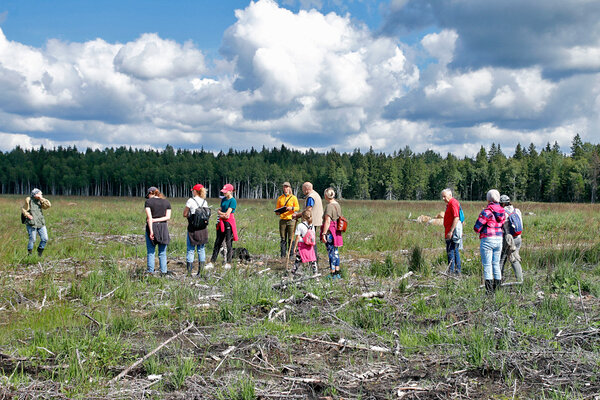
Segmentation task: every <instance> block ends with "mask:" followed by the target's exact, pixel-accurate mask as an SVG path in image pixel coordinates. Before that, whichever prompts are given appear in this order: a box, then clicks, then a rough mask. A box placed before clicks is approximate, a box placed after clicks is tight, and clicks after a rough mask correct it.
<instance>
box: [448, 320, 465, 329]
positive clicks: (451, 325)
mask: <svg viewBox="0 0 600 400" xmlns="http://www.w3.org/2000/svg"><path fill="white" fill-rule="evenodd" d="M465 322H469V321H468V320H466V319H463V320H462V321H458V322H455V323H453V324H450V325H446V329H448V328H452V327H453V326H456V325H460V324H464V323H465Z"/></svg>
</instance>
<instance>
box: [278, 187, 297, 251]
mask: <svg viewBox="0 0 600 400" xmlns="http://www.w3.org/2000/svg"><path fill="white" fill-rule="evenodd" d="M298 210H300V204H299V203H298V198H297V197H296V196H294V195H293V194H292V187H291V185H290V183H289V182H283V194H282V195H281V196H279V197H278V198H277V206H276V209H275V213H276V214H277V215H279V237H280V239H281V240H280V242H279V250H280V255H281V257H286V256H287V255H288V254H289V253H288V249H293V248H294V243H293V239H294V220H293V219H292V217H293V215H294V212H295V211H298Z"/></svg>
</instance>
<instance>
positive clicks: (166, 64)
mask: <svg viewBox="0 0 600 400" xmlns="http://www.w3.org/2000/svg"><path fill="white" fill-rule="evenodd" d="M114 64H115V69H116V70H117V71H119V72H122V73H124V74H127V75H131V76H133V77H135V78H138V79H157V78H166V79H175V78H179V77H186V76H190V75H198V74H201V73H203V72H204V70H205V67H204V56H203V55H202V52H200V51H199V50H197V49H195V48H194V46H193V44H192V43H191V42H187V43H185V44H184V45H183V46H181V45H180V44H178V43H176V42H174V41H172V40H165V39H161V38H160V37H159V36H158V35H157V34H155V33H146V34H144V35H142V36H141V37H140V38H139V39H138V40H136V41H135V42H130V43H127V44H125V46H123V47H121V49H120V50H119V52H118V53H117V55H116V57H115V58H114Z"/></svg>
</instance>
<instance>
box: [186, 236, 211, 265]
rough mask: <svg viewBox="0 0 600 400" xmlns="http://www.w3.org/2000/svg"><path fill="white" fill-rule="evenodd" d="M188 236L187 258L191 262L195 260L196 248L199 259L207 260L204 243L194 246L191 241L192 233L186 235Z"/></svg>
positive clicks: (201, 260)
mask: <svg viewBox="0 0 600 400" xmlns="http://www.w3.org/2000/svg"><path fill="white" fill-rule="evenodd" d="M186 238H187V253H186V256H185V260H186V261H187V262H189V263H191V262H194V250H196V251H197V252H198V261H200V262H205V261H206V253H205V251H204V245H203V244H200V245H198V246H192V243H190V235H186Z"/></svg>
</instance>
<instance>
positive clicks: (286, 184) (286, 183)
mask: <svg viewBox="0 0 600 400" xmlns="http://www.w3.org/2000/svg"><path fill="white" fill-rule="evenodd" d="M283 186H289V187H292V185H290V183H289V182H288V181H285V182H283Z"/></svg>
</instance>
